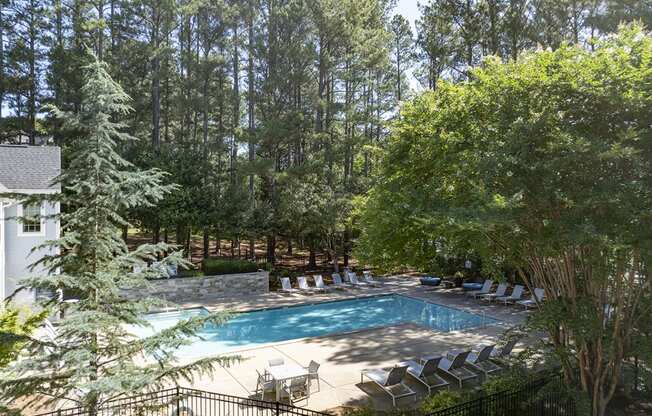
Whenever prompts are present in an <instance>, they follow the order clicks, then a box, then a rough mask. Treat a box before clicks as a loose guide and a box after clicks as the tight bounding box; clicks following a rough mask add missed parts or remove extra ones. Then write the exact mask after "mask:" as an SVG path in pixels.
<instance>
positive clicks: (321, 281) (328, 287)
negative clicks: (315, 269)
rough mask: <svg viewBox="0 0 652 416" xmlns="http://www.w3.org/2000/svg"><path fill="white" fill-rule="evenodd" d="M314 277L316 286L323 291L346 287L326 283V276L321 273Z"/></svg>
mask: <svg viewBox="0 0 652 416" xmlns="http://www.w3.org/2000/svg"><path fill="white" fill-rule="evenodd" d="M312 278H313V279H315V288H317V290H320V291H323V292H330V291H331V290H332V289H340V290H341V289H344V288H343V287H339V286H334V285H327V284H326V283H324V278H323V277H321V274H316V275H314V276H312Z"/></svg>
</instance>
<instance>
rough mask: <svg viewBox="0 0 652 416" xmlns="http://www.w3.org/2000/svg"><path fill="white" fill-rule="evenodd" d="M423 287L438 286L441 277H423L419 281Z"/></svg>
mask: <svg viewBox="0 0 652 416" xmlns="http://www.w3.org/2000/svg"><path fill="white" fill-rule="evenodd" d="M419 281H420V282H421V284H422V285H424V286H439V285H440V284H441V277H434V276H425V277H422V278H421V279H419Z"/></svg>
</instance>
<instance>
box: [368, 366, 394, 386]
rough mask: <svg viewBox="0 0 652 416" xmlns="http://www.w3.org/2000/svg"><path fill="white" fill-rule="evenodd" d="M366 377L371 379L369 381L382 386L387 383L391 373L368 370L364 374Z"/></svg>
mask: <svg viewBox="0 0 652 416" xmlns="http://www.w3.org/2000/svg"><path fill="white" fill-rule="evenodd" d="M364 375H365V376H367V378H369V380H372V381H374V382H376V383H378V384H380V385H382V386H384V385H385V383H387V377H388V376H389V371H387V370H381V369H377V370H368V371H365V372H364Z"/></svg>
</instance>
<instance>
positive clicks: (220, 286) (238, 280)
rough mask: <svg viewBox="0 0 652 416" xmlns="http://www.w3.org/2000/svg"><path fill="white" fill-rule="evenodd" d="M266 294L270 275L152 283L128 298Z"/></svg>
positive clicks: (176, 299)
mask: <svg viewBox="0 0 652 416" xmlns="http://www.w3.org/2000/svg"><path fill="white" fill-rule="evenodd" d="M267 292H269V272H266V271H257V272H253V273H236V274H223V275H218V276H195V277H182V278H171V279H161V280H154V281H151V282H150V287H149V288H143V289H131V290H129V292H128V293H125V294H126V295H127V296H128V297H145V296H152V297H157V298H161V299H168V300H170V301H172V302H182V301H193V300H201V299H202V298H216V297H229V296H246V295H254V294H259V293H267Z"/></svg>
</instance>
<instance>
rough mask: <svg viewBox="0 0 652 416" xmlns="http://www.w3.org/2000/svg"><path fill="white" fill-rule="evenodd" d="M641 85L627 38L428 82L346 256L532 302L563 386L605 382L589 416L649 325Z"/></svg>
mask: <svg viewBox="0 0 652 416" xmlns="http://www.w3.org/2000/svg"><path fill="white" fill-rule="evenodd" d="M651 83H652V37H651V36H650V34H649V33H648V32H646V31H644V29H643V28H642V27H640V26H637V25H630V26H623V27H622V28H621V30H620V32H619V33H618V35H616V36H612V37H609V38H607V39H605V40H603V41H601V42H597V43H596V44H595V49H594V50H590V51H589V50H585V49H582V48H580V47H577V46H569V45H562V46H561V47H559V48H558V49H556V50H554V51H543V50H542V51H537V52H534V53H527V54H523V55H522V56H521V57H520V59H519V60H517V61H510V62H507V63H505V62H502V61H500V60H498V59H490V60H487V61H486V62H485V63H484V65H483V67H481V68H479V69H477V70H475V71H474V72H473V76H472V77H471V79H470V80H469V81H467V82H462V83H457V84H453V83H449V82H440V83H439V84H438V87H437V90H436V91H435V92H432V93H425V94H422V95H421V96H419V97H418V98H417V99H415V100H414V101H413V102H412V103H410V104H409V105H406V106H405V107H404V108H403V111H402V118H401V119H400V120H398V121H396V123H395V125H394V130H393V136H392V138H391V140H390V144H389V148H388V151H387V153H386V155H385V158H384V160H383V165H382V167H381V172H382V174H381V176H380V178H379V180H378V184H377V185H376V186H375V187H374V188H373V189H372V190H371V191H370V193H369V196H368V198H367V200H366V203H365V206H364V209H363V210H362V213H361V215H360V218H361V220H360V222H361V223H362V226H363V232H362V235H361V238H360V239H359V243H358V247H357V253H358V254H359V256H360V258H361V259H362V261H363V262H366V263H371V264H377V265H380V266H384V267H386V268H387V267H403V266H413V267H420V268H427V267H429V266H430V265H431V264H432V263H433V261H434V259H436V258H437V256H444V257H447V256H452V255H455V254H456V253H464V252H474V253H477V255H479V256H480V257H481V258H482V267H483V271H485V272H486V273H487V274H494V273H495V272H496V271H498V270H501V269H503V268H505V267H513V268H515V269H516V270H518V271H519V275H520V276H521V277H522V278H523V279H527V280H528V281H529V284H533V285H537V286H539V287H544V288H545V290H546V294H547V297H548V299H547V301H546V302H545V305H544V306H543V307H542V309H541V311H540V312H539V314H537V315H535V317H534V318H533V321H532V322H533V323H535V322H536V323H537V324H538V328H539V329H545V330H546V331H547V332H548V333H549V334H550V338H549V339H550V340H551V342H553V343H554V344H555V345H554V350H555V353H556V355H557V356H558V359H559V361H560V363H561V364H562V366H563V367H564V369H565V371H566V372H567V374H568V375H569V377H571V376H572V370H573V368H577V367H578V366H579V368H580V371H582V372H583V374H582V377H583V378H584V379H585V380H586V379H590V380H591V381H590V382H587V384H591V383H603V382H604V383H605V385H604V386H602V387H601V389H599V390H596V389H594V388H593V387H591V388H587V390H590V391H598V392H599V393H598V394H597V395H595V396H592V400H593V403H592V405H593V410H592V412H593V414H595V415H600V414H603V412H604V408H605V403H606V402H607V401H608V400H609V398H610V394H609V393H605V395H604V396H603V395H602V394H603V392H609V391H611V386H610V385H611V383H615V381H611V380H616V379H617V378H615V377H614V378H595V377H596V376H595V374H599V373H602V372H609V371H613V370H611V369H612V368H616V369H617V368H618V367H619V366H620V363H621V362H622V360H623V359H624V358H627V357H629V356H631V354H632V353H633V352H634V350H633V349H632V346H633V344H632V341H634V340H635V339H636V332H637V331H636V330H635V328H637V327H638V326H641V325H642V324H641V320H642V318H641V317H642V316H649V314H650V312H652V308H651V307H650V305H648V304H646V302H645V301H644V299H645V298H649V297H650V296H652V294H651V293H650V289H651V287H650V284H649V278H650V277H649V274H648V273H649V271H648V269H647V267H646V265H647V264H648V263H649V261H650V259H651V258H652V238H651V237H652V234H650V233H649V218H650V217H649V207H650V206H652V169H651V165H650V161H651V160H652V140H651V138H652V130H650V128H649V126H650V125H651V119H650V114H652V92H651V90H650V88H649V85H650V84H651ZM634 276H636V277H634ZM634 345H637V344H634ZM578 350H582V351H583V354H579V353H578ZM607 351H608V352H607ZM587 356H590V357H591V358H585V357H587ZM590 366H591V368H590V369H589V367H590ZM585 386H586V384H585Z"/></svg>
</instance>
